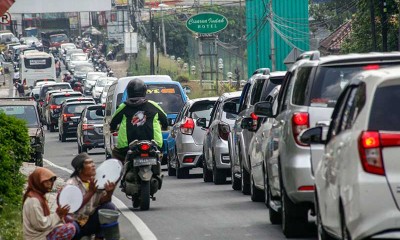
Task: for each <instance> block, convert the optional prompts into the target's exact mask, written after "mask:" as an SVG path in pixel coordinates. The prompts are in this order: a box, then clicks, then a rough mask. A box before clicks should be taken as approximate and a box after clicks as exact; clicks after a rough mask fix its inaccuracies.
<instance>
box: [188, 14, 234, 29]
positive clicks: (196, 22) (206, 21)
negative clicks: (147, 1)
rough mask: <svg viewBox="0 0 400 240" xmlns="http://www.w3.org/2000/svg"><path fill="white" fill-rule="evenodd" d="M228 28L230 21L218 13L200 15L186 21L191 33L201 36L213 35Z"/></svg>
mask: <svg viewBox="0 0 400 240" xmlns="http://www.w3.org/2000/svg"><path fill="white" fill-rule="evenodd" d="M227 26H228V19H227V18H226V17H225V16H223V15H221V14H218V13H212V12H206V13H199V14H196V15H194V16H192V17H191V18H189V19H188V20H187V21H186V27H187V29H189V30H190V31H193V32H196V33H200V34H212V33H217V32H220V31H222V30H224V29H225V28H226V27H227Z"/></svg>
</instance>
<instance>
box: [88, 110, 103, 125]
mask: <svg viewBox="0 0 400 240" xmlns="http://www.w3.org/2000/svg"><path fill="white" fill-rule="evenodd" d="M96 111H97V108H91V109H88V110H87V111H86V118H87V119H88V121H90V122H102V121H103V116H99V115H97V114H96Z"/></svg>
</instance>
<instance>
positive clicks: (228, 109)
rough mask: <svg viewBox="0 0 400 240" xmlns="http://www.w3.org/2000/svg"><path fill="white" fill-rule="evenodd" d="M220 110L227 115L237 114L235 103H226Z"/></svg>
mask: <svg viewBox="0 0 400 240" xmlns="http://www.w3.org/2000/svg"><path fill="white" fill-rule="evenodd" d="M222 110H224V112H227V113H231V114H238V110H237V104H236V103H235V102H226V103H225V104H224V107H223V108H222Z"/></svg>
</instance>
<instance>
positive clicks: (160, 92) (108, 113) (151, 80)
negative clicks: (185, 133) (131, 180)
mask: <svg viewBox="0 0 400 240" xmlns="http://www.w3.org/2000/svg"><path fill="white" fill-rule="evenodd" d="M136 78H138V79H141V80H143V81H144V82H145V83H146V85H147V95H146V99H149V100H152V101H154V102H156V103H158V104H159V105H160V107H161V108H162V109H163V110H164V112H165V113H166V114H167V117H168V121H169V122H170V123H173V122H174V121H175V118H176V115H177V114H178V112H179V111H180V109H181V108H182V106H183V105H184V104H185V103H186V101H187V96H186V94H185V92H184V90H183V88H182V86H181V84H180V83H179V82H175V81H172V79H171V77H170V76H167V75H144V76H131V77H123V78H120V79H118V80H117V81H115V82H114V83H113V84H112V85H111V86H110V88H109V89H108V93H107V100H106V108H105V117H104V128H103V130H104V145H105V147H104V148H105V154H106V158H109V157H111V153H112V149H113V148H114V147H115V146H116V144H117V141H116V140H117V139H116V138H117V137H118V133H116V132H115V133H112V132H111V131H110V123H111V119H112V116H113V114H114V112H115V111H116V110H117V108H118V106H119V105H120V104H121V103H123V102H124V101H125V100H126V99H127V93H126V91H125V90H126V87H127V85H128V83H129V82H130V81H131V80H133V79H136ZM167 137H168V130H163V139H164V143H163V147H162V150H163V154H164V157H163V159H162V164H166V163H167V143H166V139H167ZM114 139H115V140H114Z"/></svg>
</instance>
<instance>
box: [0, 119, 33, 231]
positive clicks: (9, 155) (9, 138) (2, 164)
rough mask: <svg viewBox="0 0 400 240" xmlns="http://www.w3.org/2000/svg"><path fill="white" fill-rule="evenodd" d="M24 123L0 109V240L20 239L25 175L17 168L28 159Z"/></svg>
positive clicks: (26, 135)
mask: <svg viewBox="0 0 400 240" xmlns="http://www.w3.org/2000/svg"><path fill="white" fill-rule="evenodd" d="M25 125H26V123H25V122H24V121H22V120H20V119H17V118H15V117H10V116H7V115H6V114H4V113H3V112H0V143H1V144H0V169H1V171H0V179H1V181H0V229H2V230H1V233H0V239H1V238H3V239H21V238H22V237H21V231H22V230H21V229H22V227H21V201H22V200H21V199H22V197H21V196H22V194H23V185H24V183H25V177H24V176H23V175H22V174H21V173H20V171H19V169H20V167H21V166H22V162H23V161H26V160H28V159H29V158H30V151H31V147H30V140H29V135H28V129H27V128H26V126H25Z"/></svg>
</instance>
